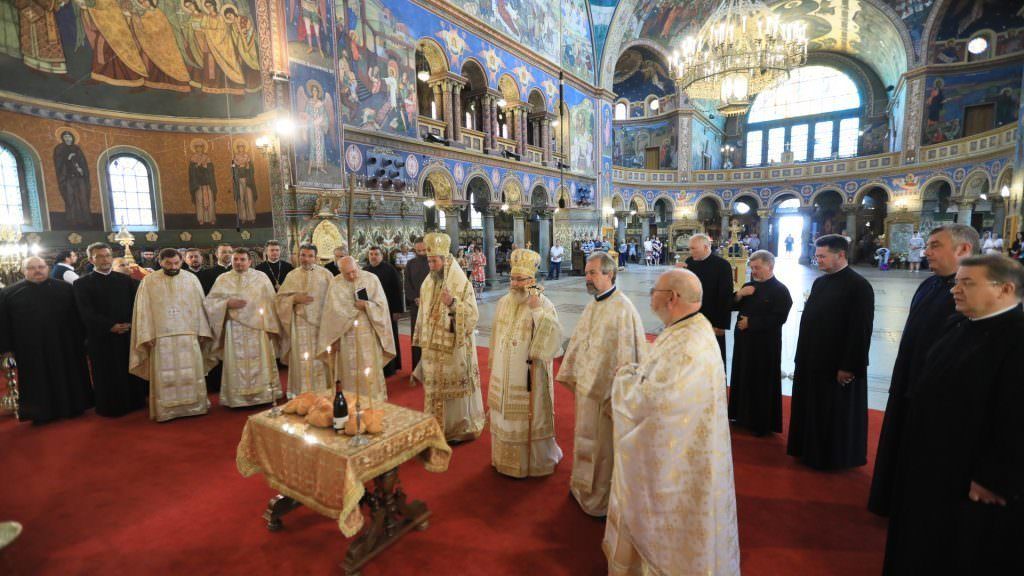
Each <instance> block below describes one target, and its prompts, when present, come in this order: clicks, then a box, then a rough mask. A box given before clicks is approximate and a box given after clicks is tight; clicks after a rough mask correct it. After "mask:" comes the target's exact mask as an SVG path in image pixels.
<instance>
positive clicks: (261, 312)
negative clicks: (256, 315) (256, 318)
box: [260, 308, 263, 316]
mask: <svg viewBox="0 0 1024 576" xmlns="http://www.w3.org/2000/svg"><path fill="white" fill-rule="evenodd" d="M262 315H263V308H260V316H262Z"/></svg>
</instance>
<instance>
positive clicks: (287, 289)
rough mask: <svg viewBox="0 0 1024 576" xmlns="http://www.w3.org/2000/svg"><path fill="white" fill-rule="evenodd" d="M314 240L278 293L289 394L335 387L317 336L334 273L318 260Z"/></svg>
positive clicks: (282, 351) (302, 252) (301, 251)
mask: <svg viewBox="0 0 1024 576" xmlns="http://www.w3.org/2000/svg"><path fill="white" fill-rule="evenodd" d="M316 252H317V250H316V245H315V244H304V245H302V246H301V247H300V248H299V267H298V268H296V269H294V270H292V271H291V272H289V273H288V275H287V276H285V279H284V283H282V284H281V289H280V291H278V293H277V316H278V318H280V320H281V331H282V337H281V362H283V363H284V364H287V365H288V397H289V398H294V397H295V396H298V395H299V394H302V393H303V392H327V391H331V390H334V388H333V386H332V384H333V382H331V381H330V378H329V373H328V370H327V364H326V363H325V361H324V359H321V358H319V357H318V353H319V349H318V348H317V339H318V336H319V334H320V323H321V321H322V319H323V309H324V303H325V302H327V288H328V287H329V286H330V285H331V281H332V280H334V275H333V274H331V273H330V272H328V271H327V269H326V268H324V267H323V266H320V265H318V264H317V263H316V261H317V254H316Z"/></svg>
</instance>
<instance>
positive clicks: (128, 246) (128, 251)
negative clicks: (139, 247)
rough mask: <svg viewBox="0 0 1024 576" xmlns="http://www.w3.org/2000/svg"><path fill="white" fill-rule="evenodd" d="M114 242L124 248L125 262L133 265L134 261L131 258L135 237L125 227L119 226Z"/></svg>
mask: <svg viewBox="0 0 1024 576" xmlns="http://www.w3.org/2000/svg"><path fill="white" fill-rule="evenodd" d="M114 241H115V242H117V243H118V244H120V245H121V246H122V247H123V248H124V259H125V262H127V263H128V264H129V265H131V264H135V259H134V258H132V245H133V244H135V236H132V233H131V232H129V231H128V227H127V226H121V231H120V232H118V233H117V236H114Z"/></svg>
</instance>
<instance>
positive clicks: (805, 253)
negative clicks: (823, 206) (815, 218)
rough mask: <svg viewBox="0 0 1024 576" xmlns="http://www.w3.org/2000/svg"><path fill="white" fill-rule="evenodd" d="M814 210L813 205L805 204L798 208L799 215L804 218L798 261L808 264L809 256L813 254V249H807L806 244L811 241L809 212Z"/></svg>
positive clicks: (809, 261)
mask: <svg viewBox="0 0 1024 576" xmlns="http://www.w3.org/2000/svg"><path fill="white" fill-rule="evenodd" d="M813 212H814V207H813V206H805V207H803V208H800V216H801V217H802V218H803V220H804V226H803V231H802V232H801V233H800V263H801V264H810V263H811V256H813V255H814V251H813V250H809V249H808V246H809V245H810V243H811V214H812V213H813Z"/></svg>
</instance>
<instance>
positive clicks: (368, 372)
mask: <svg viewBox="0 0 1024 576" xmlns="http://www.w3.org/2000/svg"><path fill="white" fill-rule="evenodd" d="M363 375H364V376H369V375H370V369H369V368H366V369H364V370H363Z"/></svg>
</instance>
